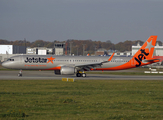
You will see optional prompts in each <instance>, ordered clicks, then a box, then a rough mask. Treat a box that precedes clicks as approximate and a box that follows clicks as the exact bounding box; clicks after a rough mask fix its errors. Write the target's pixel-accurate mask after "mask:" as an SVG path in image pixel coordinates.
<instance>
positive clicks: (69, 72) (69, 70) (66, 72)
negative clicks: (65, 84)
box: [54, 66, 76, 75]
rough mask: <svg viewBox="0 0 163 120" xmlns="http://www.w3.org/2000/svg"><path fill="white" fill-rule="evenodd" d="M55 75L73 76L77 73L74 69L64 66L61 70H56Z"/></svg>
mask: <svg viewBox="0 0 163 120" xmlns="http://www.w3.org/2000/svg"><path fill="white" fill-rule="evenodd" d="M54 73H55V74H56V75H73V74H75V73H76V70H75V68H74V67H68V66H63V67H61V69H60V70H55V71H54Z"/></svg>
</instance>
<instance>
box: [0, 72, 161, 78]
mask: <svg viewBox="0 0 163 120" xmlns="http://www.w3.org/2000/svg"><path fill="white" fill-rule="evenodd" d="M18 73H19V70H13V71H7V70H4V71H3V70H1V71H0V80H61V79H62V78H74V79H75V80H163V74H162V75H148V74H147V75H111V74H87V77H85V78H83V77H76V75H55V74H54V71H23V72H22V74H23V76H22V77H18V76H17V75H18Z"/></svg>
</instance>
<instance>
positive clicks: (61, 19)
mask: <svg viewBox="0 0 163 120" xmlns="http://www.w3.org/2000/svg"><path fill="white" fill-rule="evenodd" d="M150 35H158V40H160V41H162V42H163V0H0V39H6V40H10V41H15V40H23V39H24V38H26V39H27V41H35V40H38V39H41V40H45V41H54V40H58V41H64V40H67V39H78V40H87V39H91V40H94V41H107V40H111V42H113V43H118V42H124V41H125V40H143V41H145V40H146V39H147V38H148V37H149V36H150Z"/></svg>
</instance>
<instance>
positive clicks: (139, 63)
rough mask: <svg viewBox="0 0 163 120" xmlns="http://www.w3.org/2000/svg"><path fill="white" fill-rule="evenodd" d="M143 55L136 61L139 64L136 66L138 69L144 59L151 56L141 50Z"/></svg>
mask: <svg viewBox="0 0 163 120" xmlns="http://www.w3.org/2000/svg"><path fill="white" fill-rule="evenodd" d="M140 51H141V54H139V55H138V58H136V57H135V60H136V61H137V62H138V64H136V67H139V66H140V65H141V61H142V60H143V59H146V56H148V55H149V53H146V52H145V49H141V50H140Z"/></svg>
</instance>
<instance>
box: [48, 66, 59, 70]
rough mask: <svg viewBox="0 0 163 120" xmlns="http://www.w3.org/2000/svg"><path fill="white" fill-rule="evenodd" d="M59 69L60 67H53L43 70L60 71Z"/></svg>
mask: <svg viewBox="0 0 163 120" xmlns="http://www.w3.org/2000/svg"><path fill="white" fill-rule="evenodd" d="M60 69H61V66H58V67H53V68H49V69H45V70H60Z"/></svg>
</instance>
